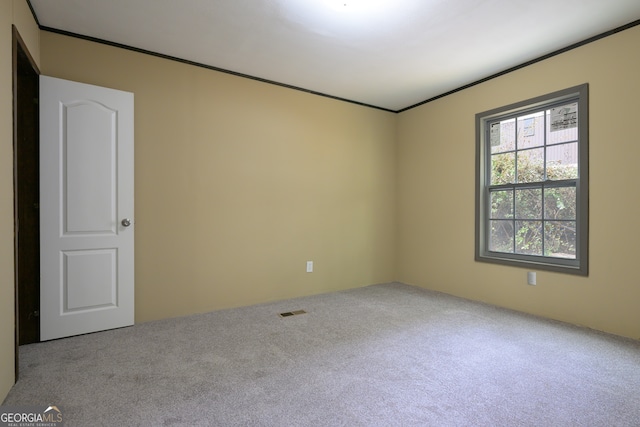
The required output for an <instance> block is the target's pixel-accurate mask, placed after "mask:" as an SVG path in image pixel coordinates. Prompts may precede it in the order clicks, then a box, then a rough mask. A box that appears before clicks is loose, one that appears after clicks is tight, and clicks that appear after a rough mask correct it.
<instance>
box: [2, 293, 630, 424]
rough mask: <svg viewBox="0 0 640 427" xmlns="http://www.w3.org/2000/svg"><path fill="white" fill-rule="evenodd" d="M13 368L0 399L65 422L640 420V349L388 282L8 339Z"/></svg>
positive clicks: (619, 340) (622, 341) (595, 334)
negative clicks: (41, 339)
mask: <svg viewBox="0 0 640 427" xmlns="http://www.w3.org/2000/svg"><path fill="white" fill-rule="evenodd" d="M298 309H302V310H305V311H307V313H306V314H300V315H296V316H290V317H285V318H281V317H280V316H278V313H281V312H285V311H292V310H298ZM20 373H21V378H20V381H19V382H18V383H17V384H16V385H15V386H14V388H13V389H12V390H11V392H10V393H9V396H8V397H7V399H6V400H5V402H4V404H5V405H49V404H51V405H57V406H58V407H60V408H61V409H62V411H63V415H64V417H65V425H67V426H100V425H105V426H137V425H142V426H171V425H176V426H223V427H226V426H639V425H640V342H636V341H632V340H626V339H622V338H619V337H615V336H611V335H606V334H602V333H598V332H594V331H590V330H586V329H582V328H578V327H574V326H570V325H566V324H563V323H559V322H553V321H547V320H543V319H539V318H536V317H533V316H528V315H524V314H519V313H516V312H512V311H509V310H504V309H500V308H496V307H492V306H489V305H485V304H480V303H475V302H471V301H467V300H463V299H459V298H455V297H451V296H447V295H444V294H440V293H436V292H430V291H426V290H423V289H419V288H415V287H411V286H407V285H403V284H398V283H392V284H384V285H374V286H368V287H364V288H360V289H354V290H350V291H344V292H337V293H332V294H326V295H318V296H313V297H306V298H300V299H295V300H289V301H282V302H277V303H271V304H263V305H258V306H253V307H246V308H238V309H232V310H221V311H216V312H212V313H206V314H201V315H195V316H189V317H183V318H178V319H170V320H162V321H157V322H149V323H143V324H140V325H136V326H133V327H130V328H124V329H119V330H113V331H106V332H100V333H95V334H90V335H85V336H79V337H72V338H66V339H62V340H57V341H51V342H46V343H41V344H32V345H27V346H22V347H21V348H20Z"/></svg>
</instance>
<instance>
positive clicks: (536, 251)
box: [515, 221, 542, 255]
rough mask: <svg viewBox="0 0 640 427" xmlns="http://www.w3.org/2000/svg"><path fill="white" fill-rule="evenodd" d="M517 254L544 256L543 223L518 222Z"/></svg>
mask: <svg viewBox="0 0 640 427" xmlns="http://www.w3.org/2000/svg"><path fill="white" fill-rule="evenodd" d="M515 237H516V253H519V254H527V255H542V221H516V236H515Z"/></svg>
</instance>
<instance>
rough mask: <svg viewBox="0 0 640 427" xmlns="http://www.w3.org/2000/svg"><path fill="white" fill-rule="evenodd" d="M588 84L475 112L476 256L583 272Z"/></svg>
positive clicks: (585, 259)
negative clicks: (482, 111)
mask: <svg viewBox="0 0 640 427" xmlns="http://www.w3.org/2000/svg"><path fill="white" fill-rule="evenodd" d="M588 129H589V127H588V85H587V84H584V85H581V86H577V87H574V88H570V89H566V90H563V91H560V92H555V93H552V94H549V95H545V96H541V97H539V98H535V99H531V100H528V101H524V102H520V103H517V104H513V105H509V106H506V107H502V108H498V109H495V110H491V111H487V112H484V113H481V114H477V115H476V168H477V169H476V179H477V182H476V260H477V261H484V262H493V263H500V264H507V265H514V266H520V267H527V268H530V269H542V270H552V271H561V272H566V273H573V274H580V275H585V276H586V275H587V274H588V225H589V224H588V210H589V208H588V198H589V194H588V163H589V157H588V156H589V151H588V141H589V140H588Z"/></svg>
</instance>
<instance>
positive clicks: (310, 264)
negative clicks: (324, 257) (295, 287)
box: [307, 261, 313, 273]
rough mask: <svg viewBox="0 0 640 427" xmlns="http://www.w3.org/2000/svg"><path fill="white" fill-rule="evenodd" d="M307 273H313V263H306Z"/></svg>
mask: <svg viewBox="0 0 640 427" xmlns="http://www.w3.org/2000/svg"><path fill="white" fill-rule="evenodd" d="M307 273H313V261H307Z"/></svg>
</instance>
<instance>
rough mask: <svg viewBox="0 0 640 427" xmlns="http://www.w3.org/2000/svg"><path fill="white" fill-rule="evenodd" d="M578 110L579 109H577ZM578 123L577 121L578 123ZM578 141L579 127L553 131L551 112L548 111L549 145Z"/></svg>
mask: <svg viewBox="0 0 640 427" xmlns="http://www.w3.org/2000/svg"><path fill="white" fill-rule="evenodd" d="M576 108H577V107H576ZM576 123H577V121H576ZM577 140H578V127H577V126H576V127H572V128H567V129H557V130H554V131H551V110H547V145H551V144H558V143H561V142H571V141H577Z"/></svg>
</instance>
